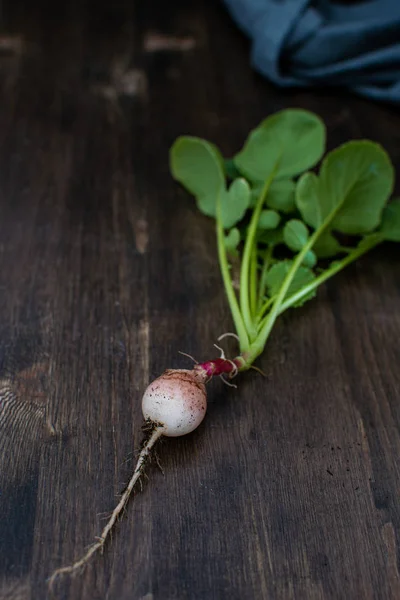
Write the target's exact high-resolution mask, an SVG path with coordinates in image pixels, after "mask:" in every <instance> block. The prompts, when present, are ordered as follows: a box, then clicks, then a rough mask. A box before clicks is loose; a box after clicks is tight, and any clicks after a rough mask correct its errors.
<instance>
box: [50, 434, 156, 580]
mask: <svg viewBox="0 0 400 600" xmlns="http://www.w3.org/2000/svg"><path fill="white" fill-rule="evenodd" d="M162 435H163V428H162V427H159V426H157V427H156V428H155V429H154V431H153V432H152V434H151V436H150V437H149V439H148V440H147V442H146V443H145V444H144V445H143V448H142V450H141V452H140V454H139V458H138V461H137V463H136V467H135V470H134V472H133V475H132V477H131V479H130V481H129V483H128V485H127V487H126V489H125V491H124V493H123V494H122V496H121V499H120V501H119V502H118V504H117V506H116V507H115V508H114V510H113V512H112V515H111V517H110V518H109V520H108V522H107V525H106V526H105V527H104V529H103V531H102V532H101V535H100V537H98V538H96V540H97V541H96V542H95V543H94V544H92V546H90V548H89V550H88V551H87V552H86V554H85V555H84V556H83V557H82V558H81V559H80V560H78V561H76V562H74V563H73V564H72V565H69V566H68V567H62V568H60V569H56V570H55V571H54V573H53V574H52V575H51V577H50V578H49V580H48V584H49V589H50V591H52V590H53V588H54V584H55V581H56V579H57V578H58V577H59V576H60V575H64V574H74V573H76V572H77V571H79V570H80V569H82V568H83V567H85V566H86V564H87V563H88V562H89V560H90V558H91V557H92V556H93V554H95V553H96V552H98V551H99V550H102V548H103V546H104V544H105V542H106V541H107V539H108V537H109V535H110V533H111V531H112V529H113V528H114V526H115V524H116V522H117V519H118V517H119V516H120V514H121V513H122V511H123V510H124V508H125V505H126V503H127V502H128V500H129V497H130V495H131V493H132V491H133V489H134V487H135V484H136V483H137V481H138V480H139V481H140V476H141V475H142V474H143V467H144V465H145V462H146V460H147V458H148V456H149V454H150V451H151V449H152V448H153V446H154V444H155V443H156V442H157V440H159V438H160V437H161V436H162Z"/></svg>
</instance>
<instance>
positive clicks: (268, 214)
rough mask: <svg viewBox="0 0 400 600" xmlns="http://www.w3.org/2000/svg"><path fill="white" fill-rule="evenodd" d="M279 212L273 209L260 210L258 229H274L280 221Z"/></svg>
mask: <svg viewBox="0 0 400 600" xmlns="http://www.w3.org/2000/svg"><path fill="white" fill-rule="evenodd" d="M280 220H281V217H280V214H279V213H277V212H276V211H275V210H262V211H261V214H260V219H259V221H258V228H259V229H276V228H277V227H278V225H279V223H280Z"/></svg>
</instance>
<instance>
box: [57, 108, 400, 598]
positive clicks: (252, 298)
mask: <svg viewBox="0 0 400 600" xmlns="http://www.w3.org/2000/svg"><path fill="white" fill-rule="evenodd" d="M324 151H325V127H324V124H323V123H322V121H321V120H320V119H319V118H318V117H317V116H316V115H314V114H312V113H310V112H307V111H304V110H296V109H290V110H284V111H281V112H279V113H277V114H275V115H272V116H270V117H268V118H267V119H266V120H264V121H263V122H262V123H261V124H260V125H259V126H258V127H257V128H256V129H254V130H253V131H252V132H251V133H250V135H249V137H248V138H247V140H246V142H245V144H244V146H243V148H242V150H241V151H240V152H239V153H238V154H236V155H235V156H234V158H233V159H229V160H225V159H224V158H223V157H222V155H221V154H220V153H219V151H218V149H217V148H216V147H215V146H214V145H213V144H210V143H209V142H206V141H205V140H201V139H199V138H195V137H181V138H178V140H177V141H176V142H175V143H174V145H173V147H172V149H171V171H172V175H173V176H174V178H175V179H176V180H177V181H179V182H180V183H181V184H182V185H183V186H184V187H185V188H186V189H187V190H188V191H189V192H191V193H192V194H193V195H194V196H195V197H196V201H197V206H198V208H199V209H200V211H201V212H202V213H203V214H205V215H207V216H209V217H213V218H214V219H215V221H216V238H217V248H218V259H219V264H220V269H221V274H222V280H223V283H224V287H225V292H226V297H227V301H228V304H229V307H230V311H231V315H232V319H233V323H234V326H235V329H236V333H235V334H225V335H234V337H235V338H236V339H237V341H238V345H239V353H238V355H237V356H236V358H234V359H232V360H230V359H228V358H226V357H225V355H224V353H223V351H222V350H221V349H220V348H219V347H218V346H217V348H218V349H219V350H220V351H221V356H220V357H219V358H214V359H212V360H209V361H206V362H203V363H200V364H198V363H196V364H195V365H194V367H193V369H191V370H188V369H170V370H167V371H165V372H164V374H163V375H161V376H160V377H158V379H156V380H155V381H153V382H152V383H150V385H149V386H148V388H147V389H146V391H145V392H144V395H143V400H142V410H143V417H144V420H145V426H144V430H145V431H146V432H147V436H146V439H145V441H144V443H143V445H142V449H141V451H140V454H139V457H138V460H137V464H136V467H135V470H134V472H133V475H132V477H131V479H130V481H129V484H128V486H127V488H126V489H125V491H124V493H123V494H122V496H121V499H120V501H119V502H118V504H117V506H116V507H115V509H114V511H113V513H112V515H111V517H110V519H109V521H108V522H107V524H106V526H105V527H104V529H103V531H102V533H101V535H100V537H99V538H97V541H96V542H95V543H94V544H93V545H92V546H91V547H90V548H89V550H88V551H87V553H86V554H85V555H84V556H83V557H82V558H81V559H79V560H78V561H76V562H75V563H73V564H72V565H71V566H67V567H62V568H59V569H57V570H56V571H55V572H54V573H53V574H52V576H51V577H50V579H49V584H50V587H52V586H53V585H54V582H55V580H56V578H57V577H58V576H59V575H61V574H66V573H70V574H74V573H76V572H78V571H79V570H80V569H82V567H84V566H85V565H86V564H87V563H88V561H89V559H90V558H91V557H92V555H93V554H95V553H96V552H97V551H98V550H100V549H102V548H103V546H104V544H105V542H106V541H107V539H108V537H109V535H110V533H111V531H112V529H113V528H114V526H115V524H116V522H117V520H118V518H119V517H120V515H121V513H122V511H123V510H124V508H125V506H126V503H127V502H128V499H129V497H130V495H131V493H132V491H133V489H134V487H135V484H136V483H137V482H138V480H139V479H140V477H141V475H142V473H143V470H144V467H145V464H146V462H147V460H148V458H149V456H150V455H151V452H152V450H153V448H154V446H155V444H156V442H157V441H158V440H159V439H160V438H161V437H162V436H165V437H177V436H181V435H186V434H188V433H191V432H192V431H193V430H194V429H196V428H197V427H198V426H199V425H200V423H201V422H202V421H203V419H204V416H205V414H206V409H207V397H206V384H207V382H208V381H209V380H210V379H211V378H212V377H215V376H220V377H221V378H222V379H223V380H224V381H225V383H227V384H228V385H233V384H232V383H231V380H232V379H233V378H234V377H236V375H238V373H240V372H242V371H246V370H247V369H250V368H254V369H257V367H254V366H253V363H254V361H255V360H256V358H257V357H258V356H259V355H260V354H261V353H262V351H263V349H264V347H265V345H266V342H267V340H268V338H269V335H270V333H271V330H272V328H273V326H274V324H275V321H276V319H277V318H278V316H279V315H280V314H282V313H283V312H284V311H286V310H287V309H289V308H292V307H298V306H301V305H302V304H304V302H306V301H308V300H309V299H311V298H313V297H314V296H315V294H316V290H317V288H318V287H319V286H320V285H321V284H322V283H324V282H325V281H326V280H327V279H329V278H330V277H332V276H333V275H335V274H336V273H337V272H339V271H340V270H342V269H343V268H344V267H346V266H347V265H348V264H350V263H351V262H353V261H355V260H356V259H358V258H359V257H360V256H362V255H363V254H365V253H366V252H367V251H369V250H370V249H372V248H374V247H375V246H377V245H378V244H380V243H381V242H384V241H392V242H400V200H399V199H397V200H393V201H391V202H390V203H389V204H388V200H389V198H390V195H391V193H392V190H393V185H394V172H393V166H392V164H391V161H390V159H389V157H388V155H387V154H386V152H385V151H384V150H383V149H382V148H381V147H380V146H379V145H378V144H376V143H373V142H370V141H368V140H361V141H351V142H348V143H346V144H343V145H342V146H341V147H339V148H337V149H336V150H333V151H332V152H330V153H329V154H328V155H327V156H326V157H325V158H324V160H323V161H322V164H321V166H320V169H319V173H318V175H317V174H316V173H315V172H311V171H308V170H309V169H311V168H312V167H314V166H315V165H316V164H317V163H318V162H319V161H320V159H321V158H322V156H323V154H324ZM344 236H345V237H346V245H345V246H344V245H343V244H342V240H343V238H344ZM234 262H235V263H236V264H238V263H239V264H240V277H239V282H236V285H234V279H233V276H232V272H233V269H232V268H231V267H232V264H233V263H234ZM237 288H239V291H238V293H237V291H236V290H237ZM222 337H224V336H221V337H220V338H219V339H222Z"/></svg>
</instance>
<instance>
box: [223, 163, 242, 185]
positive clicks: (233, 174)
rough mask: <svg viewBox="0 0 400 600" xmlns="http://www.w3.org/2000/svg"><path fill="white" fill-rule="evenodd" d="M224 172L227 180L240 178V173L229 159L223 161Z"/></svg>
mask: <svg viewBox="0 0 400 600" xmlns="http://www.w3.org/2000/svg"><path fill="white" fill-rule="evenodd" d="M224 170H225V175H226V176H227V177H228V179H231V180H232V181H233V180H234V179H236V178H237V177H240V173H239V171H238V170H237V168H236V166H235V163H234V162H233V160H232V159H231V158H227V159H226V160H224Z"/></svg>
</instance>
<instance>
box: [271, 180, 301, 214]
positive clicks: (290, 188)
mask: <svg viewBox="0 0 400 600" xmlns="http://www.w3.org/2000/svg"><path fill="white" fill-rule="evenodd" d="M295 192H296V184H295V183H294V181H292V180H291V179H281V180H279V179H278V180H274V181H273V182H272V183H271V186H270V188H269V190H268V194H267V198H266V200H265V203H266V205H267V206H268V207H269V208H272V209H274V210H279V211H280V212H283V213H291V212H294V211H295V210H296V202H295Z"/></svg>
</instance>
